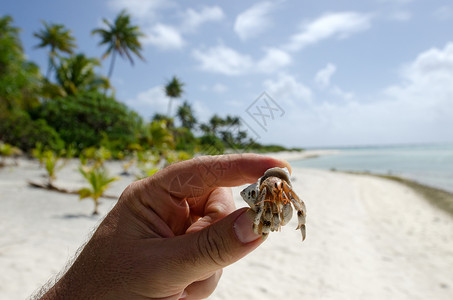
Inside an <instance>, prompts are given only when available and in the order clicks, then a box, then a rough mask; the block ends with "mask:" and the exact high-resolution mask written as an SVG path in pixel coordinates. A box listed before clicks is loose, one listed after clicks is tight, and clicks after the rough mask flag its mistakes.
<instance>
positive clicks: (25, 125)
mask: <svg viewBox="0 0 453 300" xmlns="http://www.w3.org/2000/svg"><path fill="white" fill-rule="evenodd" d="M0 139H1V140H3V141H4V142H6V143H9V144H11V145H14V146H16V147H18V148H20V149H22V150H23V151H29V150H31V149H33V148H34V147H35V145H36V143H38V142H40V143H41V144H42V145H43V146H44V147H46V148H48V149H53V150H56V151H59V150H61V149H63V148H64V142H63V141H62V139H61V138H60V136H59V135H58V133H57V132H56V131H55V130H54V129H53V128H52V127H50V126H49V125H48V124H47V122H46V121H45V120H43V119H38V120H32V119H31V118H30V116H29V115H28V114H27V113H26V112H25V111H12V112H11V113H10V114H8V115H7V116H5V117H2V116H1V115H0Z"/></svg>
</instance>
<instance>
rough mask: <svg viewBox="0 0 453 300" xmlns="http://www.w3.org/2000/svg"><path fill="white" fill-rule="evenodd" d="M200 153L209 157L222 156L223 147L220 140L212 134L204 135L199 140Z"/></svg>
mask: <svg viewBox="0 0 453 300" xmlns="http://www.w3.org/2000/svg"><path fill="white" fill-rule="evenodd" d="M200 148H201V149H200V152H202V153H204V154H209V155H217V154H223V152H224V151H225V145H224V144H223V142H222V140H221V139H219V138H218V137H216V136H215V135H213V134H206V135H203V136H202V137H201V138H200Z"/></svg>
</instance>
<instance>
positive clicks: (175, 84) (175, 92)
mask: <svg viewBox="0 0 453 300" xmlns="http://www.w3.org/2000/svg"><path fill="white" fill-rule="evenodd" d="M183 87H184V83H182V82H181V81H180V80H179V79H178V77H176V76H173V78H172V79H171V80H170V81H168V82H167V85H166V86H165V94H166V95H167V97H168V98H169V101H168V112H167V116H169V117H170V114H171V103H172V101H173V99H177V98H181V95H182V93H184V89H183Z"/></svg>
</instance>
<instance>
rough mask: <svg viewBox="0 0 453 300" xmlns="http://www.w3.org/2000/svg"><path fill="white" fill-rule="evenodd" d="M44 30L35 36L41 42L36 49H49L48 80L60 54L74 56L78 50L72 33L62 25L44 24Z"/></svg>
mask: <svg viewBox="0 0 453 300" xmlns="http://www.w3.org/2000/svg"><path fill="white" fill-rule="evenodd" d="M42 24H43V26H44V29H41V30H39V31H38V32H35V33H34V34H33V35H34V36H35V37H36V38H38V39H39V40H40V43H39V44H38V45H37V46H36V48H44V47H49V48H50V50H49V65H48V68H47V76H46V77H47V79H49V76H50V72H51V70H52V68H55V66H56V61H55V59H56V58H57V57H58V56H59V54H58V52H62V53H67V54H72V53H73V49H74V48H76V44H75V38H74V37H73V36H72V34H71V31H70V30H68V29H66V28H65V26H64V25H61V24H47V22H45V21H43V22H42Z"/></svg>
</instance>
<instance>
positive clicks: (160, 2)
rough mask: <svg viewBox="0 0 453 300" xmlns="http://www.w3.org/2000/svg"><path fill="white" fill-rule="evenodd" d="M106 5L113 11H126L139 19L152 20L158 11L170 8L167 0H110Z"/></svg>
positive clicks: (170, 4) (169, 2) (170, 3)
mask: <svg viewBox="0 0 453 300" xmlns="http://www.w3.org/2000/svg"><path fill="white" fill-rule="evenodd" d="M108 5H109V6H110V7H111V8H112V9H114V10H122V9H126V10H127V11H128V12H129V13H130V14H132V15H133V16H134V17H137V18H139V19H146V20H148V21H149V20H152V19H154V18H155V16H156V14H157V12H158V10H160V9H163V8H167V7H171V6H172V2H171V1H168V0H110V1H109V2H108Z"/></svg>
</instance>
